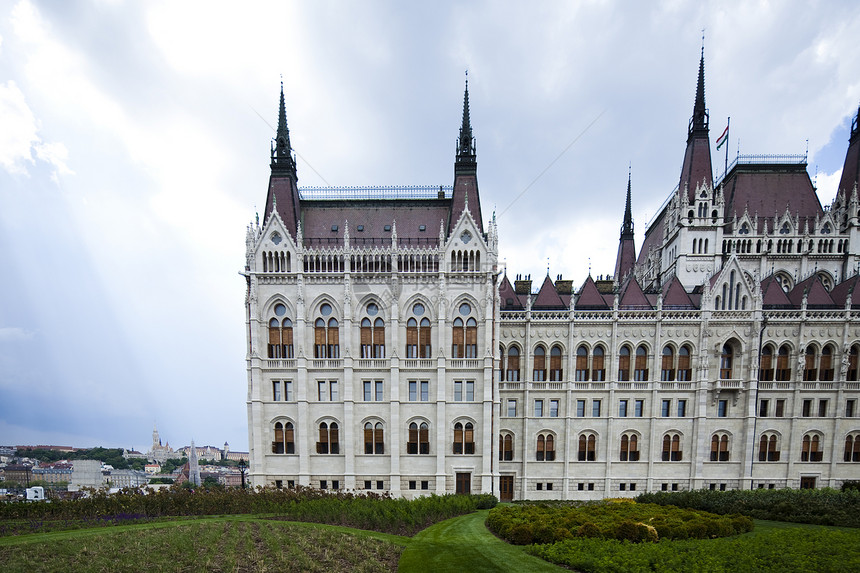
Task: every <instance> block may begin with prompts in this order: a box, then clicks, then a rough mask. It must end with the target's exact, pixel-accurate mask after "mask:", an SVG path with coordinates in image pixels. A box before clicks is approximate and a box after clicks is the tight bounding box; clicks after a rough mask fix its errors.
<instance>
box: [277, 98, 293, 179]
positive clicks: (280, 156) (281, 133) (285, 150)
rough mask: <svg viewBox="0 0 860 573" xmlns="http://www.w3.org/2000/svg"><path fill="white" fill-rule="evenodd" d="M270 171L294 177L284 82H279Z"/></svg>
mask: <svg viewBox="0 0 860 573" xmlns="http://www.w3.org/2000/svg"><path fill="white" fill-rule="evenodd" d="M272 171H289V172H290V173H291V174H292V175H293V176H294V177H295V176H296V163H295V160H294V159H293V149H292V146H291V145H290V128H289V127H287V106H286V104H285V103H284V82H281V102H280V106H279V108H278V129H277V132H276V133H275V141H274V145H273V147H272Z"/></svg>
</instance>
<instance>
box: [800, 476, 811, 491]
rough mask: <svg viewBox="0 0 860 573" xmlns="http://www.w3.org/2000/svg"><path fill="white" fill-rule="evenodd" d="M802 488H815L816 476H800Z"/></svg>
mask: <svg viewBox="0 0 860 573" xmlns="http://www.w3.org/2000/svg"><path fill="white" fill-rule="evenodd" d="M800 489H815V476H800Z"/></svg>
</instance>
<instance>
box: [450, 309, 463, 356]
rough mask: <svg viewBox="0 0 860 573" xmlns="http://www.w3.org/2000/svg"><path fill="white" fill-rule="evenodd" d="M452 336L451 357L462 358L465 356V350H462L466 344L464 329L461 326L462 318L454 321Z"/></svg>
mask: <svg viewBox="0 0 860 573" xmlns="http://www.w3.org/2000/svg"><path fill="white" fill-rule="evenodd" d="M452 334H453V342H452V343H451V357H452V358H463V357H464V356H465V354H466V349H465V348H464V345H465V342H466V329H465V327H464V325H463V319H462V318H455V319H454V326H453V332H452Z"/></svg>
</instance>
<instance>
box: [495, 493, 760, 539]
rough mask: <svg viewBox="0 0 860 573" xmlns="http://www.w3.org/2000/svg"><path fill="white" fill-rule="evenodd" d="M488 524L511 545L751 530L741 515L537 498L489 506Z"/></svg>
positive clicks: (698, 535)
mask: <svg viewBox="0 0 860 573" xmlns="http://www.w3.org/2000/svg"><path fill="white" fill-rule="evenodd" d="M487 527H489V529H490V530H491V531H493V532H494V533H495V534H496V535H498V536H499V537H501V538H503V539H505V540H506V541H508V542H510V543H513V544H515V545H530V544H532V543H537V544H544V543H555V542H558V541H563V540H565V539H573V538H575V537H595V538H601V539H618V540H626V541H631V542H634V543H638V542H643V541H650V542H656V541H659V540H661V539H710V538H714V537H726V536H730V535H738V534H740V533H746V532H748V531H751V530H752V528H753V522H752V520H751V519H750V518H749V517H746V516H743V515H725V516H720V515H715V514H712V513H707V512H703V511H693V510H682V509H678V508H674V507H664V506H659V505H654V504H639V503H595V504H589V505H581V506H567V507H565V506H547V505H543V504H538V505H518V506H508V507H497V508H495V509H493V510H492V511H490V514H489V516H488V517H487Z"/></svg>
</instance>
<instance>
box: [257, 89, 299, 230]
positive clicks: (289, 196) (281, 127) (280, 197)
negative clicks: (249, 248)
mask: <svg viewBox="0 0 860 573" xmlns="http://www.w3.org/2000/svg"><path fill="white" fill-rule="evenodd" d="M270 167H271V169H272V174H271V175H270V176H269V192H268V194H267V196H266V211H265V213H264V215H263V225H264V226H265V224H266V223H267V222H268V220H269V217H270V216H271V214H272V212H273V211H274V210H276V209H277V212H278V215H279V216H280V217H281V220H282V221H283V222H284V225H286V228H287V231H289V232H290V234H291V235H292V236H293V238H295V237H296V230H297V228H298V227H297V223H298V220H299V214H300V209H301V206H300V204H299V188H298V181H299V177H298V175H297V174H296V160H295V157H294V156H293V148H292V145H290V130H289V128H288V127H287V106H286V104H285V103H284V82H283V81H282V82H281V101H280V105H279V106H278V129H277V131H276V132H275V141H274V143H273V144H272V162H271V164H270Z"/></svg>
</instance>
